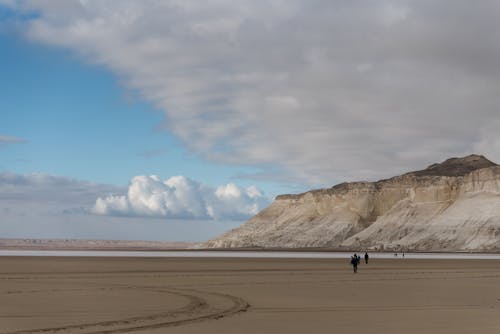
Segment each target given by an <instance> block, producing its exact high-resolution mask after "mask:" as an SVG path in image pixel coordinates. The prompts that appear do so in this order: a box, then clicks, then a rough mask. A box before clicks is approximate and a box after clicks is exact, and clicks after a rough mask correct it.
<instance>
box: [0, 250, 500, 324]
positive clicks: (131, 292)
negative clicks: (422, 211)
mask: <svg viewBox="0 0 500 334" xmlns="http://www.w3.org/2000/svg"><path fill="white" fill-rule="evenodd" d="M0 296H1V301H2V302H1V303H0V333H19V334H20V333H207V334H210V333H453V334H457V333H482V334H488V333H498V332H499V331H500V262H499V261H494V260H493V261H492V260H490V261H487V260H415V259H401V258H398V259H390V260H389V259H373V260H372V261H371V262H370V263H369V264H368V265H365V264H361V266H360V268H359V272H358V273H357V274H353V273H352V269H351V267H350V265H349V264H348V261H347V260H341V259H248V258H247V259H244V258H85V257H74V258H61V257H38V258H34V257H0Z"/></svg>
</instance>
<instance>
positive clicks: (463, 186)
mask: <svg viewBox="0 0 500 334" xmlns="http://www.w3.org/2000/svg"><path fill="white" fill-rule="evenodd" d="M204 246H206V247H223V248H233V247H290V248H296V247H332V248H336V249H371V250H374V249H376V250H406V251H411V250H418V251H461V250H466V251H467V250H471V251H492V250H500V166H498V165H496V164H495V163H493V162H491V161H489V160H488V159H486V158H485V157H483V156H480V155H470V156H467V157H463V158H452V159H448V160H446V161H444V162H443V163H440V164H434V165H431V166H429V167H428V168H426V169H424V170H421V171H416V172H410V173H407V174H404V175H400V176H396V177H393V178H391V179H387V180H381V181H377V182H352V183H342V184H339V185H336V186H334V187H332V188H328V189H319V190H312V191H308V192H306V193H303V194H297V195H280V196H277V197H276V199H275V201H274V202H273V203H272V204H271V205H270V206H269V207H267V208H266V209H264V210H263V211H261V212H260V213H259V214H257V215H256V216H254V217H253V218H252V219H250V220H249V221H248V222H246V223H245V224H243V225H242V226H241V227H239V228H236V229H233V230H231V231H229V232H227V233H225V234H223V235H222V236H220V237H218V238H215V239H213V240H210V241H208V242H206V243H205V244H204Z"/></svg>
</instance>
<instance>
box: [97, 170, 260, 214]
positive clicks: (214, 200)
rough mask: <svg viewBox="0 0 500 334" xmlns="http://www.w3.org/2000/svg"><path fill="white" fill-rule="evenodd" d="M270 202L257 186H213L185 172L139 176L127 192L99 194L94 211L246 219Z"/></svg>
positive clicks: (131, 183) (100, 212)
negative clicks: (104, 195)
mask: <svg viewBox="0 0 500 334" xmlns="http://www.w3.org/2000/svg"><path fill="white" fill-rule="evenodd" d="M267 204H269V199H268V198H266V197H265V196H264V195H263V194H262V193H261V192H260V191H259V190H258V189H257V188H256V187H253V186H252V187H248V188H242V187H239V186H237V185H235V184H233V183H230V184H227V185H223V186H219V187H217V188H213V187H210V186H207V185H204V184H202V183H199V182H197V181H194V180H191V179H189V178H186V177H184V176H173V177H171V178H169V179H167V180H164V181H163V180H161V179H160V178H159V177H158V176H155V175H151V176H136V177H134V178H133V179H132V181H131V182H130V185H129V188H128V191H127V193H126V194H125V195H121V196H116V195H110V196H106V197H99V198H98V199H97V200H96V203H95V205H94V207H93V209H92V212H93V213H95V214H99V215H118V216H151V217H166V218H173V219H215V220H242V219H246V218H248V217H250V216H252V215H255V214H257V213H258V212H259V211H260V210H262V209H263V208H264V206H266V205H267Z"/></svg>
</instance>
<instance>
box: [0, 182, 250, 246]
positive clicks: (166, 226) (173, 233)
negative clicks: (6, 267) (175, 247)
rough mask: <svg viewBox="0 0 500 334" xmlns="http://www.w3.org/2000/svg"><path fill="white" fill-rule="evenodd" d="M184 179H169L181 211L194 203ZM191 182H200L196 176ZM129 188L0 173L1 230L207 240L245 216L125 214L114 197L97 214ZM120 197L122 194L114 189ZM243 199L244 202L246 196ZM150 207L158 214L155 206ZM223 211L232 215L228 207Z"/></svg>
mask: <svg viewBox="0 0 500 334" xmlns="http://www.w3.org/2000/svg"><path fill="white" fill-rule="evenodd" d="M148 178H149V177H148ZM182 179H183V178H182V177H181V178H172V179H171V182H169V187H170V188H171V187H174V186H176V187H177V188H176V189H173V188H171V190H172V191H173V194H172V195H173V196H175V198H176V201H177V202H176V203H175V206H176V208H177V211H176V212H181V211H182V210H188V209H189V208H187V207H186V206H185V205H188V204H190V202H189V201H188V200H187V196H191V195H190V190H189V189H188V190H187V193H186V186H188V185H184V186H183V183H182V182H183V180H182ZM186 182H191V183H192V184H194V185H199V184H198V183H196V182H195V181H189V180H187V181H186ZM151 183H152V184H150V186H153V184H154V183H157V182H156V181H154V182H151ZM181 187H183V188H182V190H181V189H180V188H181ZM236 188H237V189H239V190H240V191H241V192H243V193H246V192H247V190H245V189H241V188H239V187H236ZM252 189H253V188H250V189H249V190H248V193H249V195H248V196H251V197H255V196H256V195H258V194H257V193H255V191H254V190H252ZM135 190H136V191H138V192H139V193H140V192H144V191H145V190H144V189H140V188H136V189H135ZM212 190H213V189H212ZM124 193H127V188H126V187H117V186H113V185H106V184H96V183H91V182H85V181H81V180H76V179H72V178H67V177H60V176H53V175H48V174H43V173H33V174H25V175H23V174H15V173H0V236H1V237H2V238H35V239H39V238H64V239H68V238H70V239H72V238H77V239H82V238H83V239H111V240H166V241H176V240H180V241H204V240H206V239H207V238H210V237H215V236H216V235H219V234H221V233H223V232H224V231H226V230H228V229H231V228H235V227H237V226H238V225H240V224H241V220H224V221H222V220H210V221H209V223H208V221H207V219H212V217H211V216H208V218H205V219H200V218H199V217H197V216H196V217H195V218H194V219H191V220H189V219H186V218H184V219H173V218H172V219H170V218H168V217H165V216H159V215H155V216H151V215H149V216H148V215H138V214H131V215H130V216H128V217H127V219H124V216H126V215H127V213H126V212H118V211H117V210H118V209H119V208H120V207H119V206H116V205H117V204H116V203H115V202H113V205H115V206H114V210H115V213H116V215H97V214H94V212H93V211H94V206H95V205H96V199H97V198H101V199H103V200H105V199H109V198H113V194H124ZM229 193H231V192H229ZM147 196H148V195H145V194H143V195H142V199H143V200H147V198H146V197H147ZM149 196H151V195H149ZM242 196H243V195H242ZM115 197H117V198H119V197H120V196H119V195H118V196H117V195H115ZM125 198H126V197H125ZM134 198H135V199H136V201H135V203H136V204H137V202H138V201H139V200H140V199H139V198H141V195H140V194H137V196H136V197H134ZM149 200H150V201H152V200H151V199H149ZM181 202H182V203H184V204H182V203H181ZM238 203H243V200H240V201H239V202H238ZM105 204H106V205H110V204H109V203H105ZM219 204H220V202H219ZM183 205H184V206H183ZM144 207H147V204H144V206H143V208H144ZM150 207H151V209H152V210H153V214H154V206H152V205H150ZM228 210H229V211H230V212H229V213H236V214H240V213H241V212H242V208H236V209H231V208H228ZM192 212H195V213H196V211H192ZM245 212H248V211H245ZM129 213H130V212H129ZM193 216H194V215H193ZM223 216H224V217H230V216H231V215H229V214H227V212H223Z"/></svg>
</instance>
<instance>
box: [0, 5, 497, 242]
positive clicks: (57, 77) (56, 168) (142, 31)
mask: <svg viewBox="0 0 500 334" xmlns="http://www.w3.org/2000/svg"><path fill="white" fill-rule="evenodd" d="M499 16H500V4H499V3H498V2H497V1H481V2H478V3H475V4H474V6H470V2H468V1H460V0H454V1H451V0H448V1H425V0H418V1H406V0H394V1H388V0H380V1H368V0H366V1H355V2H354V1H340V0H335V1H326V0H323V1H320V0H318V1H304V0H302V1H292V0H290V1H282V0H275V1H243V0H238V1H227V0H214V1H209V2H206V1H190V0H183V1H178V0H172V1H168V0H167V1H156V0H143V1H127V0H121V1H111V0H102V1H92V0H86V1H84V0H80V1H77V0H52V1H49V0H39V1H28V0H26V1H13V0H0V237H20V238H91V239H141V240H170V241H181V240H182V241H183V240H187V241H201V240H206V239H208V238H211V237H213V236H216V235H218V234H219V233H222V232H223V231H225V230H227V229H229V228H234V227H236V226H238V225H240V224H242V223H243V222H244V221H245V220H247V219H248V218H250V217H251V216H252V215H254V214H256V213H257V212H259V211H260V210H262V209H263V208H265V207H266V206H267V205H269V204H270V203H271V201H272V200H273V198H274V197H275V196H276V195H278V194H282V193H298V192H303V191H307V190H309V189H312V188H319V187H330V186H332V185H335V184H337V183H340V182H344V181H356V180H370V181H372V180H377V179H381V178H386V177H390V176H394V175H398V174H401V173H404V172H407V171H411V170H418V169H422V168H425V167H426V166H428V165H430V164H432V163H435V162H439V161H443V160H445V159H447V158H449V157H454V156H464V155H467V154H471V153H477V154H483V155H485V156H487V157H488V158H489V159H491V160H493V161H496V162H499V161H500V131H498V130H497V129H498V127H499V126H500V112H499V111H498V109H499V106H500V94H499V92H498V90H499V88H498V87H500V85H499V83H500V73H499V71H500V43H498V41H499V40H500V23H499V22H500V20H499V19H500V17H499Z"/></svg>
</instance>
